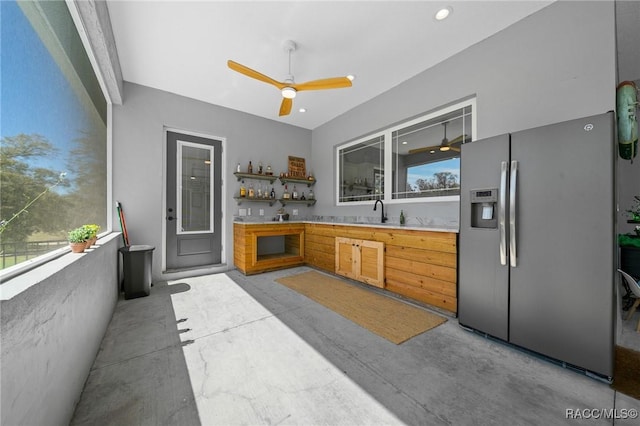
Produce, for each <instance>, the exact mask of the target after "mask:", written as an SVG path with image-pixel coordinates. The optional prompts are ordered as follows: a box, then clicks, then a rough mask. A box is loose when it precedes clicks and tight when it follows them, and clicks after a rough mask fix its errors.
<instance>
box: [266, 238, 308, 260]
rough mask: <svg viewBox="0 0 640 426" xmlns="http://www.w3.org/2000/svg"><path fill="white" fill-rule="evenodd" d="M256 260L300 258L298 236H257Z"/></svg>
mask: <svg viewBox="0 0 640 426" xmlns="http://www.w3.org/2000/svg"><path fill="white" fill-rule="evenodd" d="M256 238H257V252H256V260H257V261H258V262H260V261H263V260H271V259H280V258H283V257H297V256H300V234H286V235H265V236H257V237H256Z"/></svg>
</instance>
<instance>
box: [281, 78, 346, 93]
mask: <svg viewBox="0 0 640 426" xmlns="http://www.w3.org/2000/svg"><path fill="white" fill-rule="evenodd" d="M351 86H352V84H351V80H349V79H348V78H347V77H333V78H323V79H322V80H312V81H307V82H306V83H299V84H293V85H292V86H291V87H293V88H294V89H296V90H297V91H301V90H324V89H341V88H343V87H351Z"/></svg>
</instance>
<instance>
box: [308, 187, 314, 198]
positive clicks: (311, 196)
mask: <svg viewBox="0 0 640 426" xmlns="http://www.w3.org/2000/svg"><path fill="white" fill-rule="evenodd" d="M314 197H315V195H314V194H313V188H311V189H310V190H309V199H310V200H313V198H314Z"/></svg>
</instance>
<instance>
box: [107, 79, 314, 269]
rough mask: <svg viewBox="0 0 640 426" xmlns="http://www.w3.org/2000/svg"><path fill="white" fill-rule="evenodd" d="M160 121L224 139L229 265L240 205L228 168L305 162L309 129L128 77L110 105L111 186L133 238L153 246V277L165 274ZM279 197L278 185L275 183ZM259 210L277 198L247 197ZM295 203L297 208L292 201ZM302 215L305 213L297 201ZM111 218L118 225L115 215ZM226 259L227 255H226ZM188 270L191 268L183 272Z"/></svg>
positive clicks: (271, 211) (268, 211)
mask: <svg viewBox="0 0 640 426" xmlns="http://www.w3.org/2000/svg"><path fill="white" fill-rule="evenodd" d="M165 127H168V128H172V129H174V130H178V131H185V132H195V133H197V134H199V135H206V136H210V137H213V138H216V137H217V138H224V139H226V142H225V145H224V147H223V149H224V151H223V153H222V156H223V185H224V188H223V191H224V193H223V194H222V198H223V200H224V201H223V203H226V209H225V211H224V213H225V214H224V217H223V228H224V232H225V235H224V238H223V242H222V244H223V250H224V255H225V256H226V263H227V264H226V266H224V267H223V268H225V269H226V268H233V227H232V222H233V215H234V214H237V213H238V206H237V205H236V203H235V201H234V200H233V196H234V194H237V193H238V191H239V183H238V182H237V179H236V178H235V176H233V172H234V171H235V168H236V165H237V163H238V162H239V163H240V164H241V167H242V169H243V171H246V167H247V165H248V163H249V160H251V161H252V162H253V164H254V165H255V166H257V165H258V162H260V161H262V163H263V165H264V167H266V166H267V164H269V163H271V166H272V168H273V171H274V173H278V174H279V173H280V172H281V171H284V170H286V169H287V160H288V156H289V155H293V156H296V157H303V158H305V159H306V160H307V161H310V157H311V131H309V130H306V129H302V128H300V127H294V126H290V125H286V124H282V123H278V122H276V121H272V120H267V119H264V118H260V117H257V116H254V115H251V114H246V113H242V112H238V111H235V110H231V109H228V108H223V107H219V106H216V105H211V104H207V103H205V102H200V101H196V100H194V99H190V98H186V97H183V96H177V95H175V94H172V93H169V92H164V91H161V90H157V89H153V88H150V87H145V86H141V85H137V84H133V83H129V82H125V85H124V103H123V105H121V106H114V107H113V167H114V170H115V172H114V177H113V191H114V199H115V200H117V201H120V202H121V203H122V204H123V207H124V211H125V215H126V221H127V228H128V231H129V239H130V242H131V244H148V245H152V246H155V247H156V250H154V252H153V276H154V278H156V279H167V277H168V276H167V274H165V275H163V274H162V254H163V252H162V248H163V242H164V241H163V240H164V238H163V227H164V224H165V218H166V216H167V215H166V214H165V211H164V204H163V203H164V189H165V186H164V180H165V179H166V174H165V161H166V160H165V158H166V155H165V154H166V148H165V144H166V142H165V136H164V129H165ZM274 186H275V189H276V191H277V193H278V195H280V194H282V187H281V185H280V184H279V183H278V182H276V184H275V185H274ZM241 207H242V208H247V207H252V213H253V215H254V216H257V215H258V213H259V209H260V208H262V209H264V210H265V217H273V216H274V215H275V212H276V210H277V209H278V207H280V205H279V204H274V205H273V206H272V207H269V205H268V204H255V203H254V204H253V205H252V204H250V203H244V204H243V205H242V206H241ZM296 207H297V206H296ZM299 210H300V215H304V214H306V212H307V208H306V207H302V206H301V207H299ZM114 220H115V222H114V223H118V221H117V219H115V216H114ZM223 261H224V260H223ZM185 273H189V272H188V271H187V272H185Z"/></svg>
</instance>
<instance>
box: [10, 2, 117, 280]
mask: <svg viewBox="0 0 640 426" xmlns="http://www.w3.org/2000/svg"><path fill="white" fill-rule="evenodd" d="M64 3H65V5H66V6H67V9H68V10H69V14H70V15H71V19H72V21H73V24H74V28H75V30H76V31H77V33H78V37H79V38H80V41H81V43H82V46H83V47H84V49H85V53H86V55H87V58H88V60H89V62H90V64H91V70H92V71H93V73H94V74H95V78H96V80H97V82H98V85H99V86H100V90H101V92H102V96H103V97H104V100H105V102H106V105H105V108H106V111H105V112H106V141H105V143H106V147H105V148H106V164H105V167H106V180H107V182H106V194H105V198H106V206H105V207H106V212H105V214H106V229H103V230H102V232H101V233H100V234H98V238H99V239H100V238H103V237H105V236H107V235H109V234H110V233H112V232H113V216H112V210H111V206H112V205H113V182H112V181H113V144H112V141H113V125H112V124H113V101H112V98H111V96H110V94H109V91H108V90H107V85H106V82H105V79H104V76H103V74H102V70H101V68H100V66H99V65H98V60H97V59H96V55H95V52H94V50H93V48H92V45H91V43H90V41H89V37H88V35H87V32H86V30H85V28H84V25H83V24H82V19H81V17H80V13H79V11H78V6H77V5H76V4H75V3H74V2H73V1H69V0H65V1H64ZM41 19H43V23H44V24H45V25H50V22H49V20H48V19H46V18H45V17H44V16H42V18H41ZM67 253H71V248H70V247H69V246H66V247H61V248H58V249H56V250H52V251H50V252H47V253H44V254H42V255H40V256H37V257H34V258H32V259H28V260H26V261H24V262H20V263H17V264H15V265H13V266H10V267H8V268H5V269H0V285H2V284H4V283H5V282H7V281H9V280H11V279H12V278H15V277H17V276H19V275H22V274H24V273H26V272H28V271H31V270H33V269H35V268H38V267H40V266H42V265H45V264H47V263H49V262H52V261H54V260H56V259H58V258H60V257H62V256H64V255H65V254H67Z"/></svg>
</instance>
